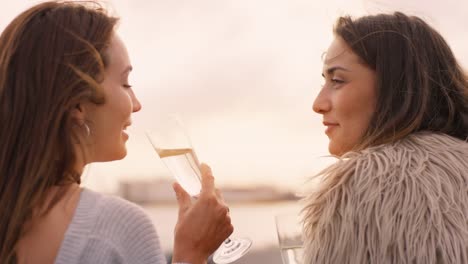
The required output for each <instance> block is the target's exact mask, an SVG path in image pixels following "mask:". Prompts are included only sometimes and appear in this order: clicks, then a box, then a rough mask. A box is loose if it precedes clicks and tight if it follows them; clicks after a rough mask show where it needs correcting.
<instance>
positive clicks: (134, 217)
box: [44, 189, 166, 264]
mask: <svg viewBox="0 0 468 264" xmlns="http://www.w3.org/2000/svg"><path fill="white" fill-rule="evenodd" d="M44 243H47V241H44ZM55 263H57V264H62V263H63V264H65V263H66V264H75V263H132V264H138V263H145V264H146V263H157V264H162V263H166V259H165V257H164V254H163V252H162V249H161V247H160V243H159V237H158V235H157V233H156V230H155V228H154V226H153V224H152V222H151V220H150V219H149V217H148V216H147V215H146V213H145V212H144V211H143V209H142V208H140V207H138V206H137V205H135V204H132V203H130V202H128V201H126V200H123V199H121V198H118V197H112V196H106V195H102V194H99V193H96V192H93V191H91V190H88V189H83V190H82V192H81V195H80V200H79V203H78V206H77V208H76V211H75V215H74V216H73V219H72V221H71V223H70V225H69V226H68V229H67V231H66V233H65V237H64V240H63V241H62V245H61V247H60V250H59V252H58V255H57V258H56V260H55Z"/></svg>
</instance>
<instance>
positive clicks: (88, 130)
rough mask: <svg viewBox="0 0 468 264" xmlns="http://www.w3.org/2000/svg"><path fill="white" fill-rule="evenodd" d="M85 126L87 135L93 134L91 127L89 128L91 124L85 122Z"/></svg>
mask: <svg viewBox="0 0 468 264" xmlns="http://www.w3.org/2000/svg"><path fill="white" fill-rule="evenodd" d="M83 126H84V127H85V129H86V137H89V136H90V135H91V129H89V126H88V125H87V124H86V123H84V124H83Z"/></svg>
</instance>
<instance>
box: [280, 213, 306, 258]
mask: <svg viewBox="0 0 468 264" xmlns="http://www.w3.org/2000/svg"><path fill="white" fill-rule="evenodd" d="M275 222H276V231H277V234H278V242H279V247H280V250H281V258H282V259H283V263H284V264H302V261H303V254H304V247H303V244H304V242H303V239H302V228H301V225H300V219H299V215H298V214H297V213H284V214H279V215H276V216H275Z"/></svg>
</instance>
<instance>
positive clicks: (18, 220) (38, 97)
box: [0, 2, 117, 263]
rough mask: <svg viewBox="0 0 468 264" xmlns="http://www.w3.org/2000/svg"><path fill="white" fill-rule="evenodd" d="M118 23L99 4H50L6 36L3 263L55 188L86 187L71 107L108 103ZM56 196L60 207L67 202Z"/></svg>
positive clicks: (2, 48)
mask: <svg viewBox="0 0 468 264" xmlns="http://www.w3.org/2000/svg"><path fill="white" fill-rule="evenodd" d="M116 23H117V19H116V18H113V17H111V16H109V15H108V14H107V13H106V12H105V10H104V9H103V8H102V7H101V6H100V5H98V4H96V3H91V2H87V3H85V2H81V3H76V2H45V3H41V4H38V5H36V6H33V7H31V8H30V9H28V10H26V11H24V12H23V13H21V14H20V15H19V16H17V17H16V18H15V19H14V20H13V21H12V22H11V23H10V24H9V25H8V26H7V27H6V29H5V30H4V31H3V33H2V34H1V36H0V124H1V125H0V146H1V147H0V216H1V217H0V262H2V263H15V262H16V255H15V247H16V245H17V243H18V241H19V239H20V237H21V235H22V233H23V232H24V225H25V223H26V222H27V221H28V220H30V219H31V217H32V213H33V209H34V208H37V207H40V206H42V204H43V202H44V200H45V197H46V193H47V191H48V190H49V189H50V188H51V187H52V186H66V185H68V184H70V183H73V182H78V183H79V182H80V173H81V172H78V171H75V167H74V166H75V163H76V161H77V157H78V156H77V155H78V153H77V152H76V149H77V148H76V146H77V145H79V144H80V143H82V142H83V137H85V134H84V133H83V129H82V128H80V126H79V124H78V123H77V120H73V118H72V116H71V114H70V113H71V111H72V109H74V108H76V106H77V105H79V104H80V103H82V102H84V101H86V100H89V101H91V102H93V103H96V104H101V103H103V102H104V98H103V96H102V90H100V88H99V83H100V82H101V81H102V78H103V74H104V69H105V67H106V64H107V59H106V56H105V52H106V48H107V47H108V45H109V42H110V39H111V36H112V33H113V29H114V27H115V24H116ZM60 195H61V194H60V193H58V194H57V195H56V197H54V198H53V201H52V203H51V204H50V205H49V207H48V208H49V209H50V207H52V206H53V204H54V203H56V202H57V201H58V200H59V199H60Z"/></svg>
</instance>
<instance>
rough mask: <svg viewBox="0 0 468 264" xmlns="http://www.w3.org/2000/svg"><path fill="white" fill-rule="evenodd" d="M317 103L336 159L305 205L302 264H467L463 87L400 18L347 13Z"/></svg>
mask: <svg viewBox="0 0 468 264" xmlns="http://www.w3.org/2000/svg"><path fill="white" fill-rule="evenodd" d="M334 32H335V39H334V41H333V42H332V44H331V45H330V47H329V49H328V51H327V53H326V56H325V58H324V66H323V76H324V79H325V83H324V85H323V87H322V89H321V91H320V93H319V94H318V96H317V98H316V99H315V102H314V104H313V110H314V111H315V112H317V113H319V114H321V115H322V116H323V124H324V125H325V126H326V131H325V133H326V134H327V136H328V137H329V140H330V142H329V151H330V153H331V154H333V155H335V156H337V157H338V161H337V162H336V163H335V164H333V165H331V166H330V167H328V168H326V169H325V170H324V171H322V172H321V173H320V174H319V175H320V176H321V177H322V181H321V183H320V184H319V185H318V187H317V188H316V189H315V190H314V191H313V192H311V194H310V195H308V197H306V198H305V202H306V206H305V208H304V209H303V214H304V239H305V254H304V256H305V262H304V263H337V264H338V263H339V264H346V263H353V264H354V263H356V264H358V263H359V264H363V263H414V264H429V263H460V264H462V263H468V220H467V219H468V187H467V186H468V143H467V140H468V83H467V77H466V75H465V74H464V73H463V71H462V69H461V67H460V65H459V64H458V62H457V60H456V59H455V57H454V55H453V53H452V51H451V50H450V47H449V46H448V45H447V43H446V42H445V40H444V39H443V38H442V36H441V35H440V34H439V33H438V32H437V31H436V30H434V29H433V28H431V27H430V26H429V25H428V24H427V23H425V22H424V21H423V20H421V19H420V18H418V17H415V16H408V15H405V14H402V13H399V12H396V13H394V14H379V15H372V16H364V17H361V18H357V19H353V18H350V17H341V18H339V19H338V21H337V24H336V26H335V29H334Z"/></svg>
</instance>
